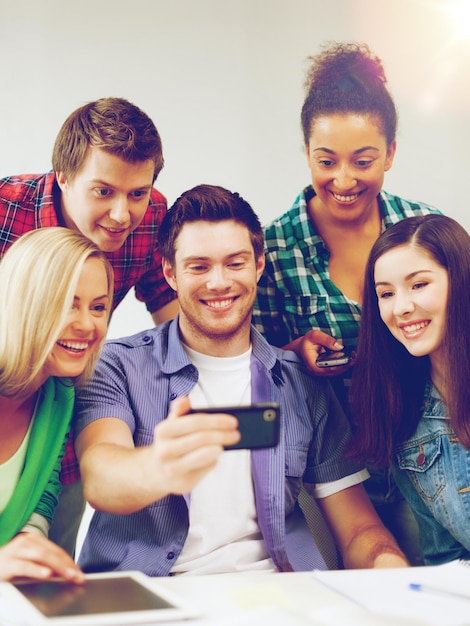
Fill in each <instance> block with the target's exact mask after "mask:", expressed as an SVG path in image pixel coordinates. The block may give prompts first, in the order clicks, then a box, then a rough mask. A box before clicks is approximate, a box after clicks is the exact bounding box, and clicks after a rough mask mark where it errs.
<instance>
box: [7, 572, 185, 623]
mask: <svg viewBox="0 0 470 626" xmlns="http://www.w3.org/2000/svg"><path fill="white" fill-rule="evenodd" d="M0 606H1V610H0V623H1V622H2V617H3V618H4V619H5V618H6V619H8V620H9V622H8V623H10V622H11V623H12V624H28V625H30V624H34V625H35V626H36V625H38V626H39V625H43V626H74V625H75V626H78V625H80V626H119V625H120V624H145V623H158V622H164V621H170V620H177V619H179V620H182V619H187V618H191V617H197V612H196V611H194V610H193V609H191V607H189V606H188V605H187V604H186V603H185V602H184V601H183V600H181V599H180V598H178V597H176V596H174V595H173V594H171V593H170V592H168V591H167V590H166V589H164V588H162V587H160V586H159V585H158V579H156V578H153V579H152V578H149V577H147V576H145V574H141V573H140V572H111V573H109V572H108V573H106V574H89V575H87V577H86V581H85V584H83V585H74V584H72V583H69V582H66V581H64V580H59V579H54V580H48V581H37V580H28V581H21V582H17V583H16V582H12V583H4V584H3V585H2V589H1V591H0ZM6 612H7V613H8V614H6Z"/></svg>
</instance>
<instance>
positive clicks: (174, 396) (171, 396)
mask: <svg viewBox="0 0 470 626" xmlns="http://www.w3.org/2000/svg"><path fill="white" fill-rule="evenodd" d="M177 397H178V396H177V394H176V393H170V400H175V399H176V398H177Z"/></svg>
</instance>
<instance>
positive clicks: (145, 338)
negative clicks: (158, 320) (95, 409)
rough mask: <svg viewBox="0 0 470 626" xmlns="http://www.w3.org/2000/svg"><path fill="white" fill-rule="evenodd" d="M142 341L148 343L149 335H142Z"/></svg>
mask: <svg viewBox="0 0 470 626" xmlns="http://www.w3.org/2000/svg"><path fill="white" fill-rule="evenodd" d="M142 341H145V343H148V342H149V341H150V337H149V336H148V335H145V336H144V337H142Z"/></svg>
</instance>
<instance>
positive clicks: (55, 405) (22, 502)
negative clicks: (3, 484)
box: [0, 377, 75, 546]
mask: <svg viewBox="0 0 470 626" xmlns="http://www.w3.org/2000/svg"><path fill="white" fill-rule="evenodd" d="M74 398H75V391H74V388H73V386H72V383H71V381H70V380H64V379H58V378H55V377H51V378H49V379H48V380H46V382H45V383H44V385H43V386H42V388H41V398H40V401H39V404H38V407H37V410H36V417H35V419H34V423H33V428H32V431H31V436H30V440H29V445H28V449H27V451H26V459H25V466H24V469H23V472H22V474H21V476H20V479H19V481H18V484H17V485H16V488H15V491H14V492H13V495H12V497H11V499H10V501H9V502H8V504H7V506H6V508H5V510H4V511H3V513H2V514H1V515H0V546H2V545H4V544H5V543H7V542H8V541H10V539H12V537H14V536H15V535H16V534H17V533H18V532H19V531H20V530H21V529H22V528H23V526H24V525H25V524H26V522H27V521H28V520H29V518H30V517H31V514H32V513H34V512H36V513H38V514H40V515H43V516H44V517H46V518H47V519H49V521H51V520H52V516H53V514H54V509H55V507H56V505H57V498H58V496H59V493H60V489H61V485H60V481H59V471H60V462H61V459H62V456H63V454H64V450H65V442H66V440H67V435H68V433H69V431H70V423H71V420H72V412H73V403H74Z"/></svg>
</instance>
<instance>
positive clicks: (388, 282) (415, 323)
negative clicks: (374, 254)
mask: <svg viewBox="0 0 470 626" xmlns="http://www.w3.org/2000/svg"><path fill="white" fill-rule="evenodd" d="M374 279H375V288H376V293H377V298H378V305H379V311H380V316H381V318H382V320H383V322H384V323H385V325H386V326H387V327H388V329H389V330H390V332H391V333H392V335H393V336H394V337H395V338H396V339H397V340H398V341H399V342H400V343H402V344H403V345H404V346H405V348H406V349H407V350H408V352H409V353H410V354H412V355H413V356H424V355H430V358H431V363H432V364H433V365H434V364H435V362H436V360H437V359H438V358H439V351H440V348H441V345H442V339H443V336H444V331H445V325H446V310H447V295H448V284H449V279H448V273H447V270H446V269H445V268H444V267H442V266H441V265H439V263H437V262H436V261H435V260H434V259H433V258H432V257H431V256H430V255H429V254H428V253H427V252H426V251H425V250H424V249H423V248H420V247H419V246H414V245H403V246H399V247H397V248H393V249H391V250H389V251H388V252H386V253H385V254H383V255H382V256H381V257H380V258H379V259H378V260H377V262H376V264H375V271H374Z"/></svg>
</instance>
